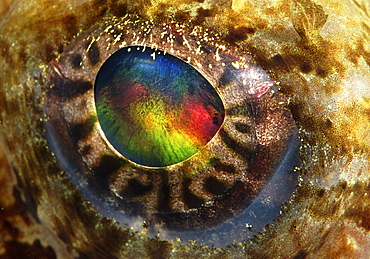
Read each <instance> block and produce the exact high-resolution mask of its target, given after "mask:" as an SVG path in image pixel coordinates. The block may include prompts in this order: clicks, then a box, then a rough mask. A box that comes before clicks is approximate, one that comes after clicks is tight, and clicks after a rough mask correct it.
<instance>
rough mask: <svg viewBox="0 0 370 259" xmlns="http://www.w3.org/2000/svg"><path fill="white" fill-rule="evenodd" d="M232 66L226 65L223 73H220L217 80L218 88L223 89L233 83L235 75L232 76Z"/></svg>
mask: <svg viewBox="0 0 370 259" xmlns="http://www.w3.org/2000/svg"><path fill="white" fill-rule="evenodd" d="M233 70H234V68H233V66H232V65H230V64H227V65H226V69H225V71H224V72H223V73H222V75H221V77H220V79H219V87H220V88H221V89H222V88H225V87H226V86H227V85H228V84H229V83H231V82H234V81H235V75H234V74H233Z"/></svg>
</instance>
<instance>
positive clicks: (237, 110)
mask: <svg viewBox="0 0 370 259" xmlns="http://www.w3.org/2000/svg"><path fill="white" fill-rule="evenodd" d="M226 113H227V114H228V115H230V116H237V115H244V116H252V114H251V107H250V104H248V103H245V104H243V105H238V106H234V107H230V108H228V109H226Z"/></svg>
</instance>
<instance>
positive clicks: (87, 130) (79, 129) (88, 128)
mask: <svg viewBox="0 0 370 259" xmlns="http://www.w3.org/2000/svg"><path fill="white" fill-rule="evenodd" d="M95 122H96V117H91V118H90V119H89V120H88V121H84V122H82V123H77V124H74V125H72V126H71V127H70V129H69V130H70V131H71V134H72V135H73V136H75V138H76V139H85V138H87V137H88V136H89V135H90V134H91V132H92V131H93V128H94V124H95Z"/></svg>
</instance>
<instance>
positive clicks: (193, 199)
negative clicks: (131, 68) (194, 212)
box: [182, 178, 204, 209]
mask: <svg viewBox="0 0 370 259" xmlns="http://www.w3.org/2000/svg"><path fill="white" fill-rule="evenodd" d="M190 184H191V179H189V178H185V179H183V182H182V195H183V196H184V202H185V204H186V206H188V208H189V209H192V208H199V207H200V205H202V204H203V203H204V200H203V199H201V198H199V197H198V196H196V195H194V194H193V193H192V192H191V191H190V189H189V186H190Z"/></svg>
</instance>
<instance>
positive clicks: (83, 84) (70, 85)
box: [59, 79, 92, 99]
mask: <svg viewBox="0 0 370 259" xmlns="http://www.w3.org/2000/svg"><path fill="white" fill-rule="evenodd" d="M63 87H65V88H64V90H62V88H61V89H60V91H61V92H60V93H59V94H60V95H61V96H63V98H66V99H73V98H76V97H77V96H80V95H83V94H85V93H86V92H87V91H88V90H90V89H92V84H91V82H87V81H84V80H76V81H72V80H70V79H64V81H63ZM66 89H68V91H66Z"/></svg>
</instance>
